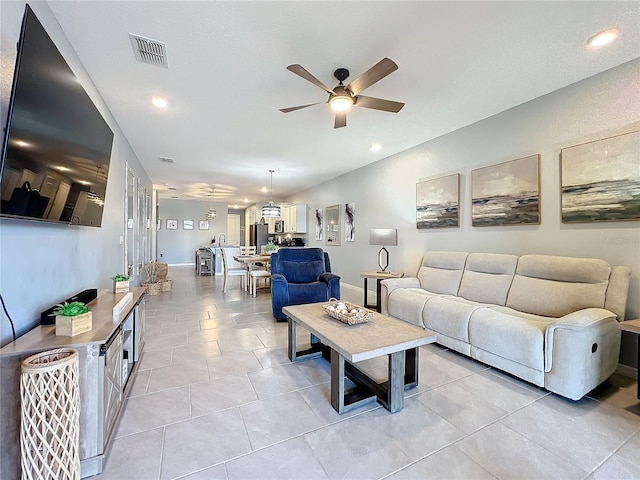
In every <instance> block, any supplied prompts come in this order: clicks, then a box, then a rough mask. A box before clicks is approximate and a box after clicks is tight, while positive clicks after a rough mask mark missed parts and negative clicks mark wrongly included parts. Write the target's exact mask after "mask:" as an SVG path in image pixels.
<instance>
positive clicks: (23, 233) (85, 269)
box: [0, 2, 153, 345]
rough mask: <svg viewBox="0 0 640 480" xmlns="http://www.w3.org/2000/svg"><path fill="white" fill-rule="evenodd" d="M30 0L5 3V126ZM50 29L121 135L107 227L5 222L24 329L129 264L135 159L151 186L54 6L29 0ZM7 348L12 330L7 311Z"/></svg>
mask: <svg viewBox="0 0 640 480" xmlns="http://www.w3.org/2000/svg"><path fill="white" fill-rule="evenodd" d="M25 4H26V3H25V2H0V32H1V35H2V36H1V39H0V40H1V41H0V48H1V50H0V64H1V77H0V123H1V124H2V127H3V128H4V127H5V126H6V120H7V108H8V103H9V97H10V94H11V83H12V80H13V70H14V65H15V59H16V44H17V42H18V39H19V34H20V25H21V23H22V17H23V14H24V8H25ZM29 4H30V6H31V7H32V9H33V11H34V12H35V14H36V16H37V17H38V19H39V20H40V22H41V23H42V24H43V25H44V28H45V30H46V31H47V33H48V34H49V36H50V37H51V39H52V40H53V42H54V43H55V44H56V46H57V47H58V50H60V52H61V53H62V56H63V57H64V58H65V60H66V61H67V63H68V64H69V65H70V66H71V68H72V70H73V71H74V73H75V74H76V76H77V77H78V78H79V80H80V82H81V83H82V85H83V87H84V88H85V90H86V91H87V93H88V94H89V96H90V97H91V99H92V100H93V101H94V103H95V104H96V106H97V108H98V109H99V110H100V112H101V113H102V115H103V116H104V118H105V120H106V121H107V123H108V124H109V126H110V128H111V130H112V131H113V133H114V140H113V149H112V153H111V163H110V166H109V179H108V185H107V194H106V203H105V210H104V217H103V221H102V227H101V228H93V227H72V226H67V225H49V224H44V223H39V222H25V221H18V220H8V219H0V267H1V269H0V291H1V292H2V296H3V298H4V301H5V303H6V306H7V309H8V311H9V313H10V315H11V317H12V318H13V321H14V323H15V325H16V329H17V333H18V334H21V333H24V332H25V331H28V330H29V329H30V328H31V327H33V326H34V325H35V324H36V323H37V322H39V316H40V312H41V311H43V310H46V309H47V308H49V307H51V306H52V305H53V304H55V303H57V302H59V301H61V300H64V299H65V298H68V297H70V296H71V295H73V294H75V293H77V292H79V291H81V290H84V289H87V288H109V287H110V284H111V283H110V282H111V280H110V277H111V276H112V275H114V274H115V273H121V272H123V271H125V270H124V268H125V261H124V245H121V244H120V236H122V235H124V188H125V163H126V162H129V164H130V165H131V166H132V168H133V169H134V171H135V172H136V174H137V175H138V176H139V177H140V178H141V179H142V181H143V183H144V184H145V186H146V187H147V188H148V189H149V190H151V189H152V188H153V187H152V184H151V182H150V180H149V178H148V176H147V175H146V173H145V172H144V169H143V168H142V167H141V165H140V162H139V161H138V159H137V158H136V156H135V154H134V153H133V151H132V149H131V147H130V145H129V143H128V141H127V139H126V138H125V137H124V135H123V134H122V132H121V130H120V128H119V126H118V124H117V123H116V122H115V120H114V119H113V116H112V115H111V113H110V112H109V110H108V108H107V106H106V105H105V103H104V101H103V100H102V98H101V97H100V94H99V92H98V91H97V89H96V88H95V86H94V84H93V82H92V81H91V79H90V78H89V76H88V74H87V72H86V71H85V69H84V67H83V66H82V64H81V62H80V60H79V59H78V57H77V55H76V53H75V51H74V50H73V48H72V47H71V45H70V44H69V42H68V40H67V38H66V37H65V35H64V32H63V31H62V29H61V27H60V25H59V24H58V22H57V20H56V19H55V17H54V16H53V14H52V12H51V10H50V9H49V7H48V6H47V5H46V4H45V3H43V2H29ZM0 315H1V316H0V345H4V344H6V343H7V342H8V341H10V340H11V328H10V325H9V322H8V319H7V317H6V315H5V314H4V312H2V313H1V314H0Z"/></svg>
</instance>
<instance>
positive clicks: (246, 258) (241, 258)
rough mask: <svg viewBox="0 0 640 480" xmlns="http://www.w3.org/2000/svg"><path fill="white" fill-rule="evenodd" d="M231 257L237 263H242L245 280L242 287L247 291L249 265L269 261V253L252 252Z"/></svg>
mask: <svg viewBox="0 0 640 480" xmlns="http://www.w3.org/2000/svg"><path fill="white" fill-rule="evenodd" d="M233 259H234V260H235V261H236V262H238V263H242V264H243V265H244V266H245V268H246V270H247V273H246V276H247V277H246V280H245V282H244V289H245V291H249V280H250V278H249V272H250V271H251V267H252V266H253V265H255V264H257V263H264V264H267V263H271V254H260V253H258V254H254V255H234V256H233Z"/></svg>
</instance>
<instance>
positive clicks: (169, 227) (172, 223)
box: [167, 219, 178, 230]
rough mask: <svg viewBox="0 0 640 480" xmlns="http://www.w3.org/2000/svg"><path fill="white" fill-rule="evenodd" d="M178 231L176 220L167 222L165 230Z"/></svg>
mask: <svg viewBox="0 0 640 480" xmlns="http://www.w3.org/2000/svg"><path fill="white" fill-rule="evenodd" d="M177 229H178V220H172V219H169V220H167V230H177Z"/></svg>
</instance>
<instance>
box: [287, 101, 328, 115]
mask: <svg viewBox="0 0 640 480" xmlns="http://www.w3.org/2000/svg"><path fill="white" fill-rule="evenodd" d="M321 103H327V102H317V103H309V104H308V105H298V106H297V107H289V108H281V109H280V111H281V112H282V113H289V112H295V111H296V110H300V109H301V108H307V107H313V106H314V105H320V104H321Z"/></svg>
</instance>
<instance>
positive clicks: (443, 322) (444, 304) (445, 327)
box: [422, 296, 482, 342]
mask: <svg viewBox="0 0 640 480" xmlns="http://www.w3.org/2000/svg"><path fill="white" fill-rule="evenodd" d="M478 308H482V305H481V304H479V303H475V302H471V301H469V300H465V299H464V298H458V297H452V296H451V297H442V296H434V297H432V298H430V299H429V300H428V301H427V302H426V304H425V306H424V309H423V311H422V321H423V323H424V326H425V327H427V328H428V329H430V330H434V331H436V332H438V333H442V334H443V335H446V336H448V337H451V338H455V339H456V340H461V341H463V342H469V319H470V318H471V316H472V315H473V313H474V312H475V311H476V310H477V309H478Z"/></svg>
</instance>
